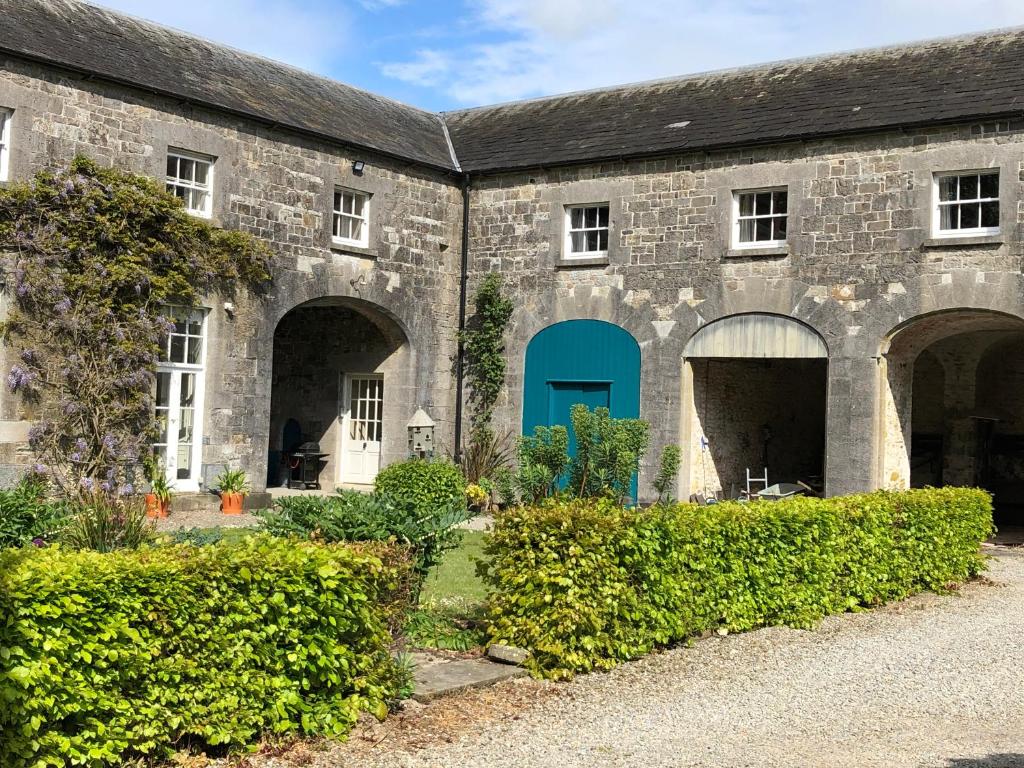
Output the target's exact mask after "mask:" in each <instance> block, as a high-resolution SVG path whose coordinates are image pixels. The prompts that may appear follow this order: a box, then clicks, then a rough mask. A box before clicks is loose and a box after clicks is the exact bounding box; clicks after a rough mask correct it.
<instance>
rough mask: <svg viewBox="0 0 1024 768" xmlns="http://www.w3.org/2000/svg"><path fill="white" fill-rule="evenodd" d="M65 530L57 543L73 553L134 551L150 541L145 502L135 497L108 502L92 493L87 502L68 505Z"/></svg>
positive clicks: (109, 500)
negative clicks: (89, 550)
mask: <svg viewBox="0 0 1024 768" xmlns="http://www.w3.org/2000/svg"><path fill="white" fill-rule="evenodd" d="M68 511H69V512H70V517H69V518H68V523H67V526H66V527H65V528H64V530H62V531H61V534H60V540H61V541H62V542H63V543H65V544H67V545H68V546H69V547H73V548H75V549H94V550H96V551H97V552H113V551H114V550H115V549H138V548H139V547H140V546H142V545H143V544H144V543H146V542H147V541H149V540H150V539H152V538H153V526H152V525H150V523H149V521H148V520H147V519H146V505H145V501H144V500H143V499H142V498H141V497H139V496H122V497H120V498H112V497H110V496H108V495H106V494H105V493H94V494H92V496H91V498H85V497H84V495H83V497H82V498H79V499H75V500H74V501H70V502H68Z"/></svg>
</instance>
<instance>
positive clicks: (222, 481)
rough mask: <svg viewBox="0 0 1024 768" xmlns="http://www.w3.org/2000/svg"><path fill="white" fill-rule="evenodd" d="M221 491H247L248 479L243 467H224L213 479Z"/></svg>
mask: <svg viewBox="0 0 1024 768" xmlns="http://www.w3.org/2000/svg"><path fill="white" fill-rule="evenodd" d="M214 483H215V485H216V486H217V490H218V491H220V492H221V493H248V492H249V480H248V479H247V478H246V476H245V470H244V469H225V470H224V471H223V472H221V473H220V474H219V475H217V478H216V479H215V480H214Z"/></svg>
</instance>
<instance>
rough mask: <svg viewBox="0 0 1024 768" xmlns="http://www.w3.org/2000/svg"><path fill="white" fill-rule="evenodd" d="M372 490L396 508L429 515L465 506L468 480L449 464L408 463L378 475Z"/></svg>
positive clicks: (435, 462)
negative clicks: (461, 505) (434, 511)
mask: <svg viewBox="0 0 1024 768" xmlns="http://www.w3.org/2000/svg"><path fill="white" fill-rule="evenodd" d="M373 490H374V493H375V494H376V495H377V496H381V497H386V498H387V499H389V500H390V501H391V502H392V503H394V504H397V505H399V506H404V507H406V508H407V509H409V510H410V511H415V512H416V513H419V514H426V513H428V512H431V511H432V510H437V509H443V508H448V507H450V506H452V505H453V504H458V503H465V499H466V479H465V478H464V477H463V476H462V470H461V469H459V467H458V465H456V464H453V463H452V462H450V461H445V460H443V459H432V460H425V459H409V460H408V461H400V462H396V463H395V464H390V465H389V466H387V467H384V469H382V470H381V471H380V472H379V473H377V479H376V480H375V481H374V483H373Z"/></svg>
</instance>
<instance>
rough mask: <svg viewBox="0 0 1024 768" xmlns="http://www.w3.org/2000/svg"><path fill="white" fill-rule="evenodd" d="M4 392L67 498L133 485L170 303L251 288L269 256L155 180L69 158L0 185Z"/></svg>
mask: <svg viewBox="0 0 1024 768" xmlns="http://www.w3.org/2000/svg"><path fill="white" fill-rule="evenodd" d="M0 253H2V259H3V269H4V274H3V279H4V283H5V288H6V290H7V292H8V295H9V297H10V303H9V306H8V311H7V318H6V321H5V322H4V324H3V331H4V340H5V343H6V345H7V348H8V350H9V354H10V355H11V360H12V362H13V365H12V366H11V368H10V371H9V373H8V375H7V385H8V387H9V388H10V390H11V391H12V392H16V393H18V394H19V395H20V396H21V397H22V400H23V402H24V403H25V405H26V408H27V410H28V411H29V414H30V415H31V417H32V418H33V421H34V422H35V423H34V424H33V426H32V429H31V432H30V435H29V442H30V445H31V447H32V450H33V452H34V454H35V456H36V460H37V465H36V470H37V471H39V472H45V473H46V474H47V475H48V476H49V477H50V479H51V480H52V481H53V482H54V483H55V484H56V485H57V487H58V488H60V489H61V490H62V491H64V492H65V493H66V494H68V495H86V494H88V495H92V494H94V493H98V492H102V493H105V494H109V495H113V496H117V495H119V494H121V493H130V492H132V491H133V488H132V484H133V481H134V477H135V472H136V471H137V468H138V466H139V464H140V462H141V461H142V460H143V459H144V458H145V457H146V456H147V455H148V451H149V444H150V443H151V442H153V440H154V437H155V434H156V428H157V423H156V418H155V414H154V409H153V392H154V377H155V369H156V364H157V361H158V356H159V351H160V346H161V342H162V340H163V339H164V338H166V335H167V333H168V332H169V331H170V329H171V324H170V321H169V320H168V318H167V317H165V316H164V314H162V312H163V311H165V310H166V308H167V307H168V306H182V307H195V306H198V305H199V303H200V300H201V297H203V296H205V295H209V294H213V293H217V294H221V295H225V296H228V295H231V294H232V293H234V292H235V291H236V290H237V289H239V288H244V289H246V290H249V291H253V292H260V291H262V289H264V288H265V287H266V285H267V283H268V282H269V279H270V272H269V251H268V249H267V248H266V246H265V245H264V244H262V243H261V242H260V241H258V240H257V239H255V238H254V237H252V236H250V235H248V234H245V233H242V232H237V231H227V230H223V229H219V228H217V227H215V226H213V225H212V224H211V223H209V222H207V221H204V220H202V219H198V218H196V217H194V216H191V215H189V214H188V213H187V212H186V211H185V209H184V208H183V206H182V204H181V201H180V200H178V199H176V198H175V197H174V196H173V195H171V194H168V193H167V192H166V191H165V190H164V188H163V187H162V185H161V184H159V183H158V182H156V181H154V180H153V179H150V178H147V177H144V176H138V175H134V174H130V173H126V172H124V171H121V170H118V169H115V168H105V167H101V166H99V165H98V164H96V163H95V162H93V161H92V160H90V159H88V158H85V157H81V156H80V157H76V158H75V159H74V160H72V161H71V163H70V164H69V165H68V166H67V167H66V168H62V169H58V170H47V171H43V172H40V173H39V174H38V175H36V176H35V178H34V179H32V180H31V181H29V182H27V183H15V184H12V185H9V186H7V187H6V188H4V189H0Z"/></svg>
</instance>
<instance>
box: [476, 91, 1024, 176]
mask: <svg viewBox="0 0 1024 768" xmlns="http://www.w3.org/2000/svg"><path fill="white" fill-rule="evenodd" d="M1011 117H1024V107H1021V108H1018V109H1015V110H1007V111H1004V112H986V113H977V114H973V115H963V116H958V117H949V118H942V119H937V120H918V121H915V122H902V123H889V124H887V125H880V126H874V127H871V128H860V129H856V128H855V129H851V130H844V131H828V132H820V133H804V134H797V135H793V136H787V137H785V138H777V137H776V138H769V139H763V140H760V141H758V140H751V141H742V142H721V143H719V144H701V145H699V146H693V147H687V146H685V145H684V146H679V147H674V148H673V147H669V148H666V149H655V150H651V151H649V152H620V153H617V154H603V155H593V156H590V157H586V158H584V159H580V160H557V161H554V162H550V163H524V164H523V165H502V166H495V167H493V168H491V167H476V168H472V167H471V168H465V169H464V170H465V172H466V173H471V174H474V175H477V176H496V175H499V174H502V173H522V172H523V171H529V170H533V169H545V168H567V167H570V166H574V165H591V164H593V163H610V162H624V161H628V160H653V159H656V158H662V157H673V156H675V155H681V154H685V153H687V152H704V153H710V152H724V151H728V150H731V149H746V148H748V147H750V148H759V147H770V146H779V145H783V144H795V143H798V142H806V141H816V140H818V139H834V138H839V137H844V136H850V137H855V136H870V135H872V134H881V133H890V132H892V131H900V130H914V129H917V128H932V127H936V126H941V125H960V124H964V123H972V122H975V121H978V120H986V121H988V120H999V119H1002V118H1011Z"/></svg>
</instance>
